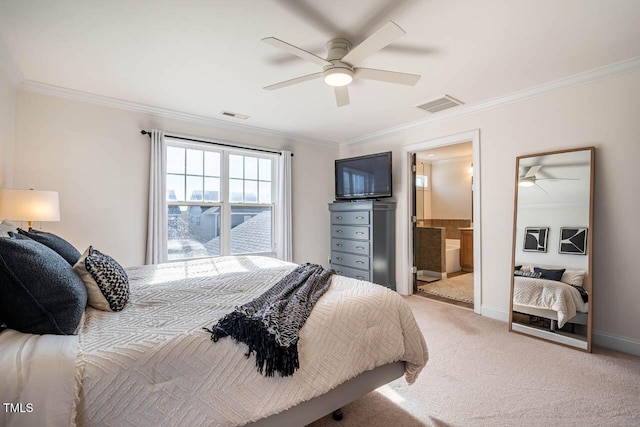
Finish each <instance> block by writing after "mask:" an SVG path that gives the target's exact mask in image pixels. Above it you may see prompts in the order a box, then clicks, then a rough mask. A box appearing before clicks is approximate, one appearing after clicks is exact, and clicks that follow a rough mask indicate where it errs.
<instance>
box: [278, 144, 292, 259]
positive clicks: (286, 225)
mask: <svg viewBox="0 0 640 427" xmlns="http://www.w3.org/2000/svg"><path fill="white" fill-rule="evenodd" d="M292 155H293V154H291V151H282V152H281V153H280V159H279V161H278V197H279V199H280V206H279V208H280V209H278V210H277V218H276V233H277V234H276V249H277V250H276V253H277V257H278V259H281V260H283V261H290V262H291V261H293V236H292V227H291V217H292V209H291V156H292Z"/></svg>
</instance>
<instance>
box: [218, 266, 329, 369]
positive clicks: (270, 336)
mask: <svg viewBox="0 0 640 427" xmlns="http://www.w3.org/2000/svg"><path fill="white" fill-rule="evenodd" d="M331 274H332V273H331V272H330V271H329V270H325V269H324V268H322V266H320V265H317V264H309V263H307V264H302V265H300V266H298V267H297V268H296V269H295V270H293V271H292V272H291V273H289V274H287V275H286V276H285V277H284V278H283V279H282V280H280V281H279V282H278V283H276V284H275V285H273V287H272V288H271V289H269V290H268V291H266V292H265V293H263V294H262V295H260V296H259V297H258V298H256V299H254V300H253V301H250V302H248V303H246V304H244V305H241V306H239V307H237V308H236V309H235V310H234V311H233V312H231V313H229V314H227V315H226V316H224V317H223V318H222V319H220V320H219V321H218V322H217V323H216V324H214V325H213V326H212V328H211V329H206V328H205V329H206V330H207V331H209V332H211V339H212V340H213V341H218V340H219V339H220V338H224V337H226V336H230V337H232V338H234V339H235V340H236V341H241V342H243V343H245V344H246V345H247V346H248V347H249V351H248V352H247V353H246V355H245V356H247V358H248V357H249V356H251V354H252V353H254V352H255V354H256V367H257V368H258V371H259V372H260V373H261V374H264V375H265V376H268V377H272V376H274V375H275V372H278V373H279V374H280V376H282V377H286V376H290V375H293V373H294V371H295V370H296V369H298V368H299V367H300V362H299V360H298V338H299V333H300V329H301V328H302V326H303V325H304V322H306V320H307V318H308V317H309V314H310V313H311V310H312V309H313V306H314V305H315V303H316V302H317V301H318V299H320V297H321V296H322V295H324V293H325V292H326V291H327V290H328V289H329V285H330V284H331Z"/></svg>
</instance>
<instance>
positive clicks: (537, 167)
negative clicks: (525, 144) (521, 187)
mask: <svg viewBox="0 0 640 427" xmlns="http://www.w3.org/2000/svg"><path fill="white" fill-rule="evenodd" d="M541 168H542V165H534V166H531V167H530V168H529V170H528V171H527V173H526V174H525V175H524V178H531V177H532V176H535V174H536V173H538V171H539V170H540V169H541Z"/></svg>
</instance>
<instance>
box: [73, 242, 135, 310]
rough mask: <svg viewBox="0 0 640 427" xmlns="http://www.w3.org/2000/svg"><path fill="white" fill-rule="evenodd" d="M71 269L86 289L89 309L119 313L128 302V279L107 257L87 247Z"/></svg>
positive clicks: (114, 261) (120, 268)
mask: <svg viewBox="0 0 640 427" xmlns="http://www.w3.org/2000/svg"><path fill="white" fill-rule="evenodd" d="M73 269H74V270H75V271H76V272H77V273H78V275H79V276H80V277H81V278H82V281H83V282H84V284H85V286H86V287H87V293H88V294H89V301H88V303H89V305H90V306H91V307H93V308H97V309H98V310H103V311H120V310H122V309H123V308H124V306H125V305H126V304H127V302H128V301H129V277H128V276H127V273H126V272H125V271H124V268H122V266H121V265H120V264H118V263H117V262H116V260H114V259H113V258H111V257H110V256H109V255H105V254H103V253H102V252H100V251H98V250H96V249H93V247H92V246H89V247H88V248H87V250H86V251H84V253H83V254H82V256H81V257H80V259H79V260H78V262H77V263H76V264H75V265H74V266H73Z"/></svg>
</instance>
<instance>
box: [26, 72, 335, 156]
mask: <svg viewBox="0 0 640 427" xmlns="http://www.w3.org/2000/svg"><path fill="white" fill-rule="evenodd" d="M19 89H21V90H24V91H27V92H33V93H37V94H40V95H49V96H55V97H59V98H64V99H71V100H74V101H80V102H88V103H91V104H97V105H103V106H106V107H112V108H118V109H121V110H128V111H135V112H138V113H146V114H151V115H154V116H159V117H165V118H168V119H175V120H181V121H184V122H191V123H197V124H202V125H207V126H214V127H217V128H221V129H227V130H232V131H238V132H245V133H250V134H254V135H261V136H268V137H273V138H281V139H285V140H290V141H295V142H304V143H307V144H315V145H323V146H329V147H337V146H338V144H337V143H336V142H334V141H329V140H324V139H319V138H310V137H305V136H300V135H296V134H292V133H288V132H280V131H276V130H271V129H266V128H261V127H257V126H250V125H246V124H242V123H230V122H228V121H225V120H220V119H216V118H213V117H208V116H201V115H198V114H192V113H185V112H182V111H177V110H171V109H168V108H161V107H154V106H151V105H146V104H140V103H137V102H132V101H126V100H123V99H118V98H111V97H108V96H104V95H97V94H93V93H88V92H82V91H78V90H74V89H68V88H63V87H59V86H53V85H49V84H46V83H40V82H36V81H33V80H22V81H21V83H20V85H19Z"/></svg>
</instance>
